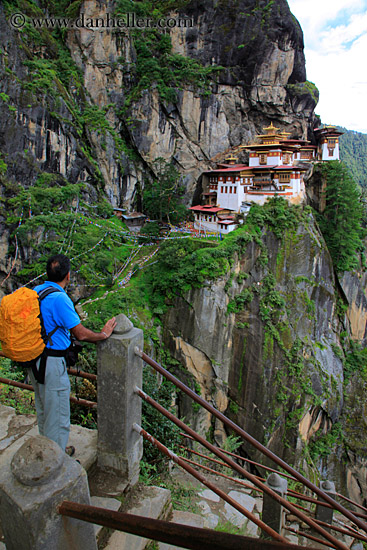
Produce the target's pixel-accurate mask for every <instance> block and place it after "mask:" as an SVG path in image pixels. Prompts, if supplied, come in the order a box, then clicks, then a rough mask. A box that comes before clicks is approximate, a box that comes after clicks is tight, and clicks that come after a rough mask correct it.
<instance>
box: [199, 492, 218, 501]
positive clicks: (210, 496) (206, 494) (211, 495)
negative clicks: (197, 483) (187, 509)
mask: <svg viewBox="0 0 367 550" xmlns="http://www.w3.org/2000/svg"><path fill="white" fill-rule="evenodd" d="M200 496H202V497H203V498H205V499H206V500H211V501H212V502H219V501H220V497H219V496H218V495H217V494H216V493H214V491H211V490H210V489H205V490H204V491H202V492H201V493H200Z"/></svg>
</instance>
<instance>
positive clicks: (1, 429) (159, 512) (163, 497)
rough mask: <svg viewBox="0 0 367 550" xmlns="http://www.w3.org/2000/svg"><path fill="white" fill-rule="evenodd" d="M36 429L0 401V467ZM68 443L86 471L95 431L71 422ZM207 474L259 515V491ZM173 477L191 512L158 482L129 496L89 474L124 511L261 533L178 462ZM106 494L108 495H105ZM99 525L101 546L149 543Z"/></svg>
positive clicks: (104, 500)
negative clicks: (186, 495) (178, 505)
mask: <svg viewBox="0 0 367 550" xmlns="http://www.w3.org/2000/svg"><path fill="white" fill-rule="evenodd" d="M37 434H38V428H37V425H36V417H35V416H34V415H17V414H16V413H15V410H14V409H12V408H11V407H6V406H3V405H0V466H1V463H2V462H3V461H10V457H12V456H13V454H14V453H15V451H16V450H17V449H18V448H20V447H21V445H22V444H23V443H24V441H26V439H27V438H29V437H30V436H34V435H37ZM69 443H70V444H71V445H74V446H75V448H76V453H75V458H76V459H78V460H79V461H80V463H81V465H82V466H83V467H84V468H85V470H86V471H87V472H88V471H89V472H92V471H93V466H94V464H95V462H96V458H97V431H96V430H89V429H86V428H82V427H80V426H72V428H71V434H70V439H69ZM207 478H208V479H210V481H211V482H212V483H214V484H215V485H216V486H217V487H219V488H220V489H222V490H224V491H225V492H226V493H227V494H229V496H231V497H232V498H233V499H235V500H236V501H237V502H239V503H240V504H241V505H242V506H243V507H245V508H246V509H247V510H248V511H249V512H251V513H253V514H254V515H255V517H257V518H259V517H260V515H261V512H262V497H260V496H259V494H258V493H257V492H256V491H254V490H253V489H251V488H245V487H242V486H241V485H239V484H236V483H235V482H234V481H231V480H227V479H224V478H222V477H220V476H218V475H214V474H213V475H208V476H207ZM170 480H171V481H172V483H174V484H179V485H180V486H181V487H182V488H183V489H186V491H187V493H189V495H190V496H189V499H190V500H189V504H188V505H187V503H186V506H187V507H188V508H189V509H190V511H189V510H173V511H172V507H171V493H170V491H169V490H167V489H162V488H159V487H146V486H143V485H141V484H138V485H137V486H135V487H134V489H133V490H132V491H131V493H129V495H128V496H127V497H126V496H125V495H124V496H122V497H121V496H119V495H121V494H122V493H123V490H124V488H125V486H124V485H121V480H119V479H113V478H111V476H109V479H108V480H106V479H103V476H102V477H101V478H100V479H98V476H94V477H92V478H91V479H90V491H91V494H92V495H95V494H99V495H100V496H92V499H91V500H92V505H94V506H101V507H104V508H108V509H110V510H115V511H117V510H120V511H124V512H127V513H131V514H134V515H141V516H145V517H151V518H156V519H169V520H170V521H173V522H175V523H182V524H184V525H188V526H195V527H204V528H208V529H215V528H217V529H221V530H227V531H230V532H232V533H236V532H237V533H238V534H241V535H244V536H248V537H254V538H257V537H258V536H259V535H260V530H259V528H258V527H257V525H256V524H255V523H254V522H252V521H251V520H249V519H247V518H246V517H245V516H243V515H242V514H240V513H239V512H238V511H237V510H236V509H235V508H233V507H232V506H230V505H229V504H227V503H225V502H224V501H223V500H222V499H220V498H219V497H218V496H217V495H216V494H215V493H214V492H213V491H211V490H209V489H207V488H205V487H204V486H203V485H201V484H200V483H199V482H198V481H197V480H196V479H194V478H192V477H191V476H190V475H189V474H187V473H186V472H184V471H183V470H181V469H178V468H177V467H174V468H173V470H172V472H171V476H170ZM102 493H103V494H104V496H101V494H102ZM182 500H184V499H182ZM193 512H195V513H193ZM336 517H337V518H338V517H339V519H340V520H341V521H343V522H344V523H348V522H347V521H345V519H344V518H343V517H342V516H338V515H336ZM288 526H290V527H292V528H293V529H295V530H296V531H298V530H299V523H298V521H297V520H296V518H295V517H293V518H292V516H289V515H288ZM95 530H96V534H97V535H98V539H99V547H100V548H102V547H103V548H105V549H106V550H143V549H144V548H145V546H146V545H147V543H148V542H149V541H147V539H143V538H141V537H136V536H133V535H129V534H126V533H122V532H119V531H115V532H112V535H111V532H108V531H107V530H105V529H102V528H101V527H100V526H95ZM302 530H305V526H302ZM1 538H2V533H1V526H0V550H5V545H4V544H3V543H2V542H1ZM286 538H287V539H288V540H289V542H291V543H293V544H300V545H303V546H314V547H316V546H317V545H315V543H312V542H311V541H309V540H308V539H306V538H303V537H300V536H298V535H296V534H292V533H290V532H288V533H286ZM341 540H343V542H344V543H345V544H346V545H347V546H348V547H351V548H353V550H362V545H361V544H359V543H354V544H353V546H351V545H352V543H353V539H352V537H348V536H345V537H343V538H341ZM158 548H159V550H180V547H177V546H171V545H168V544H164V543H159V545H158Z"/></svg>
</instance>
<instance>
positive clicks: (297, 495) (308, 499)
mask: <svg viewBox="0 0 367 550" xmlns="http://www.w3.org/2000/svg"><path fill="white" fill-rule="evenodd" d="M180 435H181V434H180ZM190 439H193V440H194V438H190ZM194 441H195V440H194ZM179 447H180V448H182V449H184V450H185V451H187V452H189V453H192V454H194V455H197V456H200V457H201V458H204V459H205V460H208V461H210V462H214V463H215V464H219V465H220V466H226V468H229V467H230V466H228V465H227V464H224V462H220V460H215V459H214V458H212V457H210V456H207V455H204V454H203V453H199V452H198V451H194V450H193V449H189V448H188V447H184V446H183V445H179ZM218 449H219V450H220V451H222V452H223V453H224V452H225V451H223V449H221V448H220V447H218ZM226 454H230V453H226ZM191 462H193V461H191ZM193 464H196V465H197V466H199V468H204V466H203V465H202V464H198V463H197V462H193ZM205 469H207V470H208V471H211V472H213V473H215V474H218V475H222V476H223V477H226V478H227V479H230V480H231V481H234V483H239V484H241V480H239V479H236V478H234V477H230V476H226V475H225V474H220V472H218V471H217V470H213V469H211V468H207V467H205ZM273 471H274V472H276V473H277V470H273ZM255 477H256V478H257V479H258V480H260V481H262V482H264V481H265V479H264V478H262V477H260V476H255ZM288 477H289V476H288ZM248 488H250V486H248ZM253 490H254V491H255V490H257V491H261V492H263V491H262V490H260V489H256V487H253ZM287 496H290V497H293V498H297V499H298V500H304V501H306V502H311V503H314V504H318V505H320V506H325V507H326V508H331V506H330V504H327V503H326V502H322V501H320V500H316V499H313V498H312V497H307V496H306V495H303V494H302V493H298V492H297V491H292V490H288V491H287ZM293 505H294V506H297V508H299V509H300V510H307V509H306V508H304V507H303V506H299V505H297V504H293Z"/></svg>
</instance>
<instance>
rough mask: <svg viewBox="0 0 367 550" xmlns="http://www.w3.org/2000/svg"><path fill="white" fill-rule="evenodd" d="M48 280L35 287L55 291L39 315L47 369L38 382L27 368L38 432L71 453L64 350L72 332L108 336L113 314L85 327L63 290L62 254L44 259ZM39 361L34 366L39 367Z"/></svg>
mask: <svg viewBox="0 0 367 550" xmlns="http://www.w3.org/2000/svg"><path fill="white" fill-rule="evenodd" d="M46 270H47V278H48V280H47V281H46V282H45V283H44V284H42V285H38V286H37V287H36V288H35V289H34V290H35V291H36V292H38V293H39V292H40V291H41V290H44V289H46V288H50V287H53V288H55V289H57V290H58V292H53V293H51V294H49V295H47V296H46V297H45V298H44V299H43V300H42V301H41V314H42V317H43V322H44V326H45V329H46V334H48V335H49V334H50V333H51V334H52V336H51V338H50V340H49V341H48V342H47V344H46V348H47V350H46V354H47V359H46V360H45V361H46V369H45V379H44V383H43V384H42V383H39V382H37V380H36V378H35V375H34V373H33V372H32V370H31V369H29V376H30V379H31V381H32V385H33V388H34V392H35V404H36V410H37V420H38V429H39V433H40V434H41V435H45V436H46V437H48V438H49V439H52V440H53V441H55V442H56V443H58V445H60V447H61V448H62V449H63V450H66V452H67V453H68V454H69V455H70V456H71V455H72V454H74V451H75V449H74V448H73V447H68V448H67V447H66V445H67V442H68V439H69V432H70V400H69V397H70V381H69V376H68V373H67V370H66V368H67V367H66V361H65V356H63V355H64V353H63V352H64V351H65V350H67V348H68V347H69V346H70V343H71V338H70V332H71V333H72V335H73V336H74V337H75V338H76V339H77V340H79V341H84V342H99V341H101V340H106V338H109V337H110V336H111V334H112V332H113V329H114V328H115V326H116V321H115V317H113V318H112V319H110V320H109V321H107V323H106V324H105V326H104V327H103V329H102V330H101V332H93V331H92V330H89V329H87V328H86V327H84V326H83V325H82V324H81V322H80V318H79V316H78V314H77V313H76V311H75V309H74V305H73V302H72V301H71V299H70V298H69V296H68V295H67V294H66V292H65V287H66V286H67V284H68V283H69V281H70V261H69V259H68V258H67V257H66V256H64V255H63V254H57V255H55V256H52V257H51V258H50V259H49V260H48V262H47V268H46ZM41 361H42V359H41V360H38V362H37V369H38V370H40V369H41Z"/></svg>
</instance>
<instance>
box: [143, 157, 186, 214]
mask: <svg viewBox="0 0 367 550" xmlns="http://www.w3.org/2000/svg"><path fill="white" fill-rule="evenodd" d="M153 170H154V173H155V177H154V180H153V182H152V184H151V185H147V186H146V187H145V189H144V192H143V211H144V212H145V213H146V214H147V215H148V216H150V217H151V218H153V219H158V220H159V221H168V223H171V221H172V222H174V223H175V222H179V221H181V220H183V219H184V218H185V217H186V216H187V208H186V207H185V205H184V204H182V202H181V199H182V195H183V194H184V191H185V187H184V186H183V184H182V182H181V177H180V174H179V171H178V170H177V168H176V167H175V166H174V165H173V164H172V162H171V163H168V162H166V161H165V160H164V159H163V158H162V157H159V158H158V159H157V160H155V161H154V163H153Z"/></svg>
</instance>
